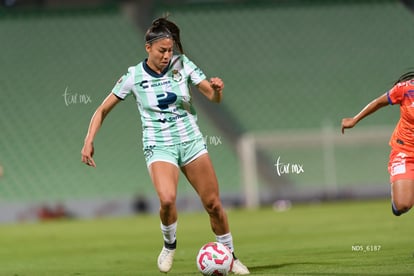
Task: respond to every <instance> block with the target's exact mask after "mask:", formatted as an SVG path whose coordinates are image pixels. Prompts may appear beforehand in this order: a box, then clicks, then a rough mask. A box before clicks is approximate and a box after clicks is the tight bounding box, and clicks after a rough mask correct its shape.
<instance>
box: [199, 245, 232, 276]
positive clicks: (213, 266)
mask: <svg viewBox="0 0 414 276" xmlns="http://www.w3.org/2000/svg"><path fill="white" fill-rule="evenodd" d="M232 266H233V256H232V253H231V252H230V250H229V249H228V248H227V247H226V246H224V245H223V244H221V243H218V242H210V243H207V244H205V245H204V246H203V247H201V249H200V251H199V253H198V256H197V267H198V269H199V271H200V272H201V273H202V274H203V275H213V276H224V275H227V274H228V273H229V271H231V269H232Z"/></svg>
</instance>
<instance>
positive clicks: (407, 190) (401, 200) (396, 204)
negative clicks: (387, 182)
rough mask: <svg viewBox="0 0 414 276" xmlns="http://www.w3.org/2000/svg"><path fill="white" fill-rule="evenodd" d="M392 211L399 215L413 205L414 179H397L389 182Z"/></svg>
mask: <svg viewBox="0 0 414 276" xmlns="http://www.w3.org/2000/svg"><path fill="white" fill-rule="evenodd" d="M391 197H392V212H393V214H394V215H396V216H400V215H402V214H404V213H406V212H408V211H409V210H410V209H411V207H412V206H413V205H414V180H413V179H398V180H395V181H394V182H393V183H392V184H391Z"/></svg>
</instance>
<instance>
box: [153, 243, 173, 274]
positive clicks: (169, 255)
mask: <svg viewBox="0 0 414 276" xmlns="http://www.w3.org/2000/svg"><path fill="white" fill-rule="evenodd" d="M174 254H175V249H168V248H165V247H163V248H162V250H161V253H160V255H159V256H158V261H157V263H158V269H159V270H160V271H161V272H168V271H170V270H171V267H172V265H173V261H174Z"/></svg>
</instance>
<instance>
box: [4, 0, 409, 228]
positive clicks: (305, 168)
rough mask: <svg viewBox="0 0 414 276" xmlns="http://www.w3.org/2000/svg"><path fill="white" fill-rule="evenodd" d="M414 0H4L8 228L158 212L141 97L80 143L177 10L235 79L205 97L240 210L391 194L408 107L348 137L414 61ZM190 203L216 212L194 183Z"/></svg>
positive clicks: (203, 61) (189, 42) (197, 58)
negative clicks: (352, 121)
mask: <svg viewBox="0 0 414 276" xmlns="http://www.w3.org/2000/svg"><path fill="white" fill-rule="evenodd" d="M412 6H413V5H412V1H391V0H389V1H388V0H375V1H374V0H359V1H353V0H329V1H328V0H318V1H306V0H292V1H287V0H274V1H237V0H233V1H232V0H228V1H225V0H221V1H219V0H217V1H208V0H192V1H191V0H170V1H166V0H165V1H161V0H159V1H148V0H147V1H145V0H142V1H109V0H93V1H80V0H74V1H70V0H3V1H2V7H1V8H0V37H1V46H0V49H1V55H0V72H1V74H2V77H1V79H0V165H1V169H0V175H2V176H1V178H0V222H10V221H27V220H38V219H48V218H55V217H61V216H65V217H67V216H70V217H96V216H109V215H125V214H130V213H134V212H156V211H157V210H158V200H157V197H156V193H155V191H154V189H153V187H152V184H151V181H150V179H149V176H148V172H147V169H146V165H145V161H144V158H143V153H142V145H141V123H140V117H139V113H138V111H137V108H136V105H135V102H134V100H133V98H132V97H131V98H128V99H127V100H126V101H125V102H123V103H122V104H120V105H118V106H117V107H116V108H115V109H114V110H113V111H112V113H111V114H110V116H108V117H107V118H106V120H105V123H104V125H103V127H102V128H101V130H100V132H99V134H98V136H97V138H96V140H95V161H96V163H97V168H96V169H93V168H90V167H87V166H85V165H84V164H82V163H81V161H80V159H81V156H80V150H81V148H82V145H83V139H84V137H85V135H86V131H87V128H88V124H89V121H90V118H91V116H92V115H93V112H94V111H95V109H96V108H97V107H98V105H99V104H100V103H101V102H102V100H103V99H104V98H105V97H106V96H107V94H108V93H109V92H110V91H111V89H112V87H113V86H114V84H115V82H116V81H117V80H118V79H119V77H120V76H121V75H123V74H124V73H125V72H126V71H127V68H128V67H129V66H132V65H135V64H137V63H139V62H140V61H141V60H143V59H144V58H145V57H146V53H145V50H144V33H145V31H146V29H147V28H148V26H149V25H150V24H151V22H152V20H153V19H155V18H156V17H159V16H162V15H163V14H165V13H167V12H168V13H169V14H170V19H171V20H173V21H175V22H176V23H177V24H178V25H179V26H180V28H181V32H182V42H183V46H184V50H185V52H186V54H187V56H189V58H190V59H192V60H193V61H194V62H195V63H196V64H197V65H198V66H199V67H200V68H201V69H202V70H203V71H204V72H205V73H206V75H207V76H209V77H213V76H220V77H221V78H222V79H223V80H224V82H225V94H224V101H223V102H222V103H221V104H219V105H217V104H213V103H209V102H207V101H206V100H205V99H203V98H202V97H200V95H198V94H197V93H195V95H194V101H195V106H196V109H197V111H198V118H199V124H200V127H201V129H202V131H203V134H204V137H205V141H206V144H207V146H208V149H209V152H210V155H211V158H212V160H213V163H214V165H215V169H216V172H217V175H218V178H219V182H220V186H221V196H222V198H223V201H224V203H225V205H226V206H228V207H248V208H256V207H260V206H265V205H272V204H275V203H276V204H282V206H285V205H284V204H290V202H295V201H297V202H299V201H324V200H340V199H361V198H388V197H389V179H388V173H387V162H388V154H389V147H388V139H389V136H390V135H391V132H392V130H393V127H394V125H395V124H396V122H397V120H398V118H399V110H398V107H397V106H390V107H386V108H384V109H382V110H380V111H378V112H377V113H376V114H375V115H373V116H371V117H368V118H366V119H365V120H364V121H362V122H361V123H360V124H359V125H358V126H357V128H355V129H353V130H350V131H348V132H347V133H345V135H342V134H341V130H340V121H341V119H342V118H343V117H350V116H354V115H355V114H356V113H357V112H359V111H360V110H361V109H362V108H363V107H364V106H365V105H366V104H367V103H368V102H369V101H371V100H372V99H374V98H375V97H377V96H379V95H381V94H383V93H385V92H386V91H387V90H388V89H390V88H391V87H392V84H393V82H394V81H395V80H396V79H397V78H398V77H399V75H401V74H402V73H404V72H406V71H408V70H410V69H412V68H413V55H412V46H413V45H414V29H413V28H412V26H413V24H414V14H413V11H412ZM178 203H179V208H180V209H181V210H198V209H201V205H200V203H199V200H198V197H197V196H196V194H195V192H194V191H193V189H192V188H191V186H190V185H189V184H188V183H187V181H186V180H185V177H184V176H181V178H180V184H179V195H178Z"/></svg>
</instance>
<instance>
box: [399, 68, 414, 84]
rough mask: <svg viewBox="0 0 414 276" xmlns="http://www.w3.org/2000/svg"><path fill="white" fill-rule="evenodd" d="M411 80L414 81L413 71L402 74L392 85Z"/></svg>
mask: <svg viewBox="0 0 414 276" xmlns="http://www.w3.org/2000/svg"><path fill="white" fill-rule="evenodd" d="M411 79H414V71H409V72H407V73H404V74H402V75H401V76H400V77H399V78H398V80H396V81H395V82H394V85H396V84H397V83H400V82H404V81H408V80H411Z"/></svg>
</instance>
